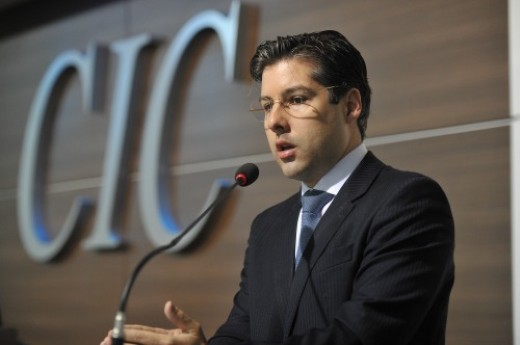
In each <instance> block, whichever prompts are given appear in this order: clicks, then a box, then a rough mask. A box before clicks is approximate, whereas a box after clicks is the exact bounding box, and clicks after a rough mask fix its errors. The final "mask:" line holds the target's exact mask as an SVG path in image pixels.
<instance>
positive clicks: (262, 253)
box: [210, 152, 454, 345]
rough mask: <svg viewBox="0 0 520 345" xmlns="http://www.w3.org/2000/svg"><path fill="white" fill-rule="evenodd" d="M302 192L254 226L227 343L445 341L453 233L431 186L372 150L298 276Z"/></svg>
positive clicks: (224, 329)
mask: <svg viewBox="0 0 520 345" xmlns="http://www.w3.org/2000/svg"><path fill="white" fill-rule="evenodd" d="M300 207H301V205H300V195H299V193H297V194H295V195H293V196H291V197H290V198H289V199H287V200H285V201H283V202H282V203H280V204H278V205H276V206H274V207H272V208H270V209H268V210H266V211H264V212H263V213H261V214H260V215H258V216H257V218H256V219H255V220H254V222H253V224H252V229H251V234H250V238H249V244H248V249H247V251H246V256H245V263H244V268H243V270H242V274H241V282H240V290H239V291H238V293H237V294H236V296H235V299H234V306H233V309H232V311H231V313H230V316H229V318H228V320H227V321H226V322H225V323H224V324H223V325H222V326H221V327H220V328H219V329H218V330H217V332H216V334H215V336H214V337H213V338H212V339H211V340H210V344H211V345H217V344H218V345H220V344H264V343H265V344H282V343H283V344H308V345H311V344H312V345H321V344H328V345H330V344H338V345H351V344H374V345H391V344H399V345H406V344H408V345H412V344H414V345H415V344H421V345H429V344H436V345H438V344H444V339H445V328H446V318H447V309H448V299H449V294H450V291H451V287H452V285H453V280H454V264H453V249H454V229H453V219H452V215H451V211H450V207H449V204H448V201H447V199H446V196H445V195H444V193H443V191H442V189H441V188H440V187H439V185H438V184H437V183H436V182H434V181H433V180H431V179H429V178H427V177H425V176H422V175H419V174H416V173H410V172H403V171H399V170H396V169H393V168H391V167H389V166H387V165H385V164H383V163H382V162H381V161H379V160H378V159H377V158H376V157H375V156H374V155H373V154H372V153H370V152H369V153H368V154H367V155H366V157H365V158H364V159H363V160H362V162H361V163H360V165H359V166H358V167H357V168H356V170H355V171H354V172H353V174H352V175H351V176H350V178H349V180H348V181H347V182H346V183H345V185H344V186H343V187H342V189H341V190H340V192H339V193H338V195H337V196H336V198H335V199H334V201H333V203H332V204H331V206H330V207H329V209H328V211H327V212H326V213H325V215H324V216H323V218H322V219H321V221H320V223H319V224H318V226H317V228H316V230H315V232H314V238H313V240H312V241H311V243H310V244H309V247H307V250H306V252H305V258H304V259H303V260H302V263H301V264H300V265H299V267H298V269H297V270H296V272H294V270H293V265H294V242H295V231H296V223H297V219H298V214H299V210H300Z"/></svg>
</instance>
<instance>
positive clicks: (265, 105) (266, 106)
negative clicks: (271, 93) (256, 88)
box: [262, 103, 273, 113]
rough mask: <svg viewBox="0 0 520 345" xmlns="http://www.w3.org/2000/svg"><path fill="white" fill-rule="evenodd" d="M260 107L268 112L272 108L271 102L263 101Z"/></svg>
mask: <svg viewBox="0 0 520 345" xmlns="http://www.w3.org/2000/svg"><path fill="white" fill-rule="evenodd" d="M262 108H263V109H264V111H265V112H266V113H268V112H270V111H271V109H273V103H263V104H262Z"/></svg>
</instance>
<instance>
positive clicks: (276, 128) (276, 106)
mask: <svg viewBox="0 0 520 345" xmlns="http://www.w3.org/2000/svg"><path fill="white" fill-rule="evenodd" d="M287 117H288V114H287V111H286V109H285V107H284V105H283V103H281V102H280V101H275V102H274V103H273V107H272V108H271V111H270V112H269V113H268V114H266V116H265V128H266V129H269V130H272V131H273V132H276V133H277V134H280V133H283V132H286V131H287V128H288V127H289V123H288V121H287Z"/></svg>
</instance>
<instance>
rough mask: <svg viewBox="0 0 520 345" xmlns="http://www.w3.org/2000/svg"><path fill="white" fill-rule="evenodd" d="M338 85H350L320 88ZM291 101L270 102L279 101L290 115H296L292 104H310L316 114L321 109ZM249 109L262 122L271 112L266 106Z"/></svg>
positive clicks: (327, 87) (272, 102)
mask: <svg viewBox="0 0 520 345" xmlns="http://www.w3.org/2000/svg"><path fill="white" fill-rule="evenodd" d="M337 87H348V86H346V85H333V86H324V87H322V88H319V90H321V89H327V90H329V89H334V88H337ZM289 102H290V101H285V102H282V101H281V100H279V99H278V100H273V101H271V102H270V103H269V104H271V106H273V105H274V104H275V103H279V104H280V105H281V106H282V109H283V110H284V111H285V112H286V113H287V114H288V115H289V116H294V115H293V114H291V113H290V112H289V111H288V109H289V108H290V107H291V105H306V106H308V107H309V108H311V109H312V111H313V112H314V113H316V114H319V111H318V109H316V107H314V106H313V105H311V104H308V103H305V102H303V103H295V104H290V103H289ZM249 111H250V112H251V113H252V114H253V116H254V118H255V119H257V120H258V121H260V122H265V120H266V118H267V116H268V115H269V113H268V112H267V110H265V108H264V107H262V108H250V109H249Z"/></svg>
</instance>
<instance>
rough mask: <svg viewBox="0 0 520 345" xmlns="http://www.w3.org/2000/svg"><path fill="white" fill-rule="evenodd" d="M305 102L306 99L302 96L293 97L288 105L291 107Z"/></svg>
mask: <svg viewBox="0 0 520 345" xmlns="http://www.w3.org/2000/svg"><path fill="white" fill-rule="evenodd" d="M305 101H307V98H305V97H303V96H295V97H291V99H290V100H289V104H291V105H293V104H304V103H305Z"/></svg>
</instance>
